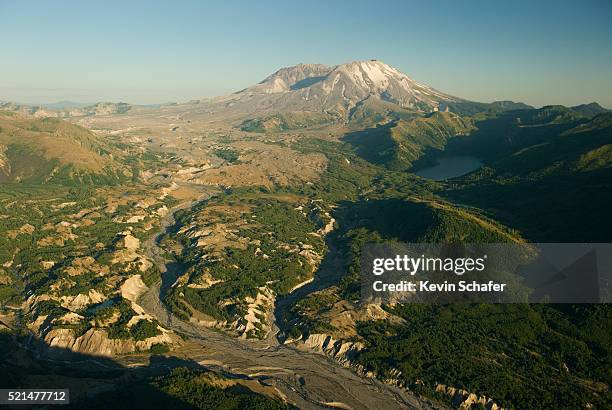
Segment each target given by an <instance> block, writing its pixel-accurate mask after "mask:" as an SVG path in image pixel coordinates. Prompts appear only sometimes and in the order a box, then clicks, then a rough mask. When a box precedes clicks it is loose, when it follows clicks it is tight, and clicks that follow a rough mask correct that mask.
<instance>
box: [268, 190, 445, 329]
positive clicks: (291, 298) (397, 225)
mask: <svg viewBox="0 0 612 410" xmlns="http://www.w3.org/2000/svg"><path fill="white" fill-rule="evenodd" d="M332 216H333V217H334V219H336V223H337V224H338V227H337V228H336V229H335V230H334V231H332V232H331V233H330V234H329V235H328V236H327V237H326V238H325V243H326V246H327V248H328V252H327V254H326V255H325V257H324V258H323V260H322V261H321V264H320V265H319V268H318V269H317V271H316V272H315V278H314V281H312V282H311V283H309V284H307V285H305V286H302V287H301V288H298V289H297V290H295V291H294V292H292V293H291V294H289V295H286V296H283V297H279V298H278V299H277V301H276V306H275V316H276V318H277V325H278V326H279V327H280V329H281V330H282V331H284V332H285V333H286V332H287V331H288V330H289V328H288V324H289V322H290V320H291V317H290V316H291V315H290V312H289V311H288V309H290V308H291V306H292V305H293V304H295V303H296V302H297V301H299V300H300V299H302V298H304V297H306V296H307V295H309V294H311V293H312V292H316V291H319V290H322V289H325V288H327V287H329V286H333V285H337V284H338V283H340V281H341V280H342V278H343V277H345V276H346V275H347V270H348V264H349V263H350V260H349V254H350V251H351V250H350V245H351V240H350V239H348V238H347V237H346V235H347V233H348V232H349V231H351V230H353V229H358V228H363V229H364V230H367V231H373V232H376V233H377V234H379V235H380V236H381V237H385V238H394V239H396V240H398V241H404V242H410V241H415V240H417V239H418V238H419V237H422V236H423V235H424V234H425V232H426V231H427V228H428V227H429V226H430V224H431V221H432V218H434V217H435V215H434V213H433V212H432V210H431V208H429V207H428V206H427V205H426V204H423V203H416V202H410V201H404V200H401V199H396V198H392V199H381V200H361V201H356V202H350V201H342V202H340V203H339V204H338V207H337V208H336V209H335V210H334V211H333V213H332Z"/></svg>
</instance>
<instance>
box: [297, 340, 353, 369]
mask: <svg viewBox="0 0 612 410" xmlns="http://www.w3.org/2000/svg"><path fill="white" fill-rule="evenodd" d="M296 346H297V348H298V349H301V350H307V351H314V352H317V353H322V354H325V355H327V356H330V357H332V358H334V359H336V360H337V361H339V362H340V363H343V364H350V359H351V358H352V357H353V355H354V354H355V353H357V352H359V351H360V350H362V349H363V348H364V345H363V343H361V342H343V341H341V340H335V339H334V338H333V337H331V336H330V335H327V334H324V333H315V334H311V335H309V336H308V337H307V338H306V339H304V340H303V341H301V342H298V343H297V344H296Z"/></svg>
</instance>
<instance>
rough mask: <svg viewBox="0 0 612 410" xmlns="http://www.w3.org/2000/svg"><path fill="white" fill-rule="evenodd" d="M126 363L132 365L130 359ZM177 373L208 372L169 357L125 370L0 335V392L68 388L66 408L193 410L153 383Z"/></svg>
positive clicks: (111, 362)
mask: <svg viewBox="0 0 612 410" xmlns="http://www.w3.org/2000/svg"><path fill="white" fill-rule="evenodd" d="M136 359H138V360H139V362H140V361H141V360H142V359H143V356H138V357H137V356H136V355H134V362H136ZM123 360H124V361H125V362H128V363H129V362H131V361H132V360H130V356H129V355H128V356H124V357H123ZM175 368H188V369H198V370H202V371H207V370H209V369H208V368H205V367H204V366H201V365H199V364H198V363H196V362H194V361H191V360H185V359H183V358H179V357H174V356H165V355H152V356H150V357H149V360H148V364H146V365H142V366H133V367H132V366H129V367H126V366H125V365H123V364H121V363H119V362H117V361H115V360H113V359H111V358H108V357H101V356H92V355H88V354H83V353H76V352H73V351H71V350H68V349H64V348H59V347H50V346H48V345H47V344H45V343H44V342H43V341H41V340H37V339H33V338H29V339H28V338H24V337H20V338H17V337H14V336H13V335H10V334H8V333H0V388H16V389H41V388H55V389H66V388H67V389H70V402H71V404H70V405H69V406H65V407H64V408H73V409H110V408H112V409H158V408H163V409H193V408H195V407H193V406H192V405H190V404H188V403H185V402H184V401H182V400H180V399H178V398H176V397H173V396H171V395H169V394H167V393H166V392H164V391H162V390H161V389H159V388H158V387H157V386H156V385H155V384H152V383H151V382H152V381H153V380H154V379H155V378H157V377H161V376H165V375H167V374H169V373H170V372H171V370H172V369H175ZM39 407H40V406H39ZM9 408H10V407H9ZM15 408H18V409H25V408H38V407H30V406H27V405H25V406H24V405H19V406H15Z"/></svg>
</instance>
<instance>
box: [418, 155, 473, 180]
mask: <svg viewBox="0 0 612 410" xmlns="http://www.w3.org/2000/svg"><path fill="white" fill-rule="evenodd" d="M437 161H438V163H437V164H436V165H434V166H432V167H427V168H423V169H420V170H418V171H416V172H415V174H417V175H418V176H420V177H423V178H427V179H433V180H434V181H442V180H444V179H450V178H456V177H460V176H461V175H465V174H467V173H469V172H472V171H474V170H476V169H478V168H480V167H481V166H482V161H481V160H480V159H478V158H476V157H470V156H461V155H456V156H451V157H441V158H438V159H437Z"/></svg>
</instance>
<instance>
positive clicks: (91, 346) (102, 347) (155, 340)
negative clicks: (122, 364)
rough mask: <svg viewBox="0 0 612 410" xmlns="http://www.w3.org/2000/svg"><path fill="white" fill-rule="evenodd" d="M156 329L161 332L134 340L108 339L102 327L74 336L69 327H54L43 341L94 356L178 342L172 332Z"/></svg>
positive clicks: (141, 349) (122, 352) (53, 345)
mask: <svg viewBox="0 0 612 410" xmlns="http://www.w3.org/2000/svg"><path fill="white" fill-rule="evenodd" d="M158 329H159V330H160V331H161V332H162V333H161V334H160V335H157V336H154V337H149V338H147V339H145V340H139V341H135V340H133V339H109V337H108V335H107V333H106V331H105V330H102V329H89V330H88V331H87V332H85V334H83V335H82V336H79V337H74V333H73V331H72V330H71V329H63V328H55V329H51V330H50V331H49V332H48V333H47V334H46V335H45V338H44V341H45V343H46V344H47V345H48V346H49V348H54V347H55V348H62V349H68V350H71V351H73V352H77V353H85V354H90V355H95V356H115V355H118V354H126V353H132V352H136V351H145V350H149V349H150V348H151V346H153V345H156V344H174V343H177V342H178V337H177V336H175V335H174V334H172V333H170V332H169V331H167V330H165V329H163V328H161V327H158ZM51 352H52V350H51Z"/></svg>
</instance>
